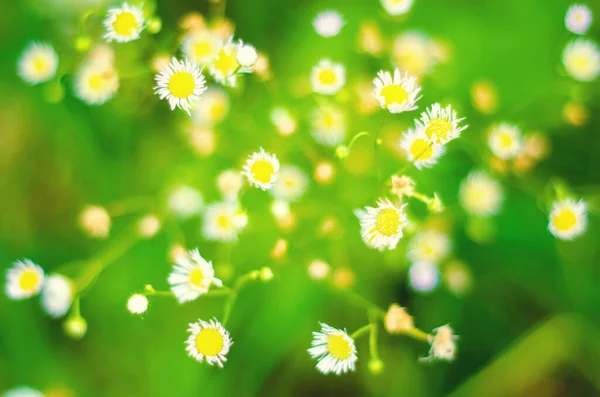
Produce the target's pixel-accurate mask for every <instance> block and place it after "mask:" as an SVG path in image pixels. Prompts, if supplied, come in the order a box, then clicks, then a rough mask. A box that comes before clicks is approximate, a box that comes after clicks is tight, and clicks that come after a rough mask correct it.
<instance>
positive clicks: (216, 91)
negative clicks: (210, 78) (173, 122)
mask: <svg viewBox="0 0 600 397" xmlns="http://www.w3.org/2000/svg"><path fill="white" fill-rule="evenodd" d="M228 112H229V97H228V96H227V93H226V92H225V90H223V89H222V88H219V87H217V86H211V87H209V88H208V89H207V90H206V92H205V93H204V95H202V100H201V101H198V103H197V104H196V106H195V107H194V110H192V116H193V119H194V122H195V123H197V124H199V125H203V126H208V127H210V126H214V125H216V124H219V123H220V122H221V121H223V119H225V116H227V113H228Z"/></svg>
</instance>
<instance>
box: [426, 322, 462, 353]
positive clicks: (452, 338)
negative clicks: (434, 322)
mask: <svg viewBox="0 0 600 397" xmlns="http://www.w3.org/2000/svg"><path fill="white" fill-rule="evenodd" d="M429 339H430V340H429V343H430V344H431V348H430V349H429V356H428V357H425V358H424V360H426V361H432V360H445V361H452V360H454V358H455V357H456V340H457V339H458V336H456V335H454V331H453V330H452V328H450V326H449V325H443V326H441V327H438V328H436V329H434V330H433V336H431V337H430V338H429Z"/></svg>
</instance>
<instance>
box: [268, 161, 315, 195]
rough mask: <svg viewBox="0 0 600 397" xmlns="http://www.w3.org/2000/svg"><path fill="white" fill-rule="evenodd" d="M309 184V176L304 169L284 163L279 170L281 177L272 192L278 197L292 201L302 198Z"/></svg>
mask: <svg viewBox="0 0 600 397" xmlns="http://www.w3.org/2000/svg"><path fill="white" fill-rule="evenodd" d="M307 186H308V176H306V173H305V172H304V171H302V170H301V169H300V168H298V167H296V166H293V165H284V166H282V167H281V170H280V171H279V178H277V182H275V186H273V189H271V193H272V194H273V197H275V198H277V199H280V200H286V201H288V202H291V201H296V200H298V199H300V197H302V195H303V194H304V192H305V191H306V188H307Z"/></svg>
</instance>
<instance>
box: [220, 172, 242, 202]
mask: <svg viewBox="0 0 600 397" xmlns="http://www.w3.org/2000/svg"><path fill="white" fill-rule="evenodd" d="M243 186H244V178H243V177H242V175H241V174H240V173H239V171H235V170H226V171H223V172H221V173H220V174H219V176H218V177H217V188H218V189H219V192H220V193H221V195H222V196H223V198H224V199H225V200H230V201H234V200H235V199H236V198H237V196H238V194H239V192H240V190H242V187H243Z"/></svg>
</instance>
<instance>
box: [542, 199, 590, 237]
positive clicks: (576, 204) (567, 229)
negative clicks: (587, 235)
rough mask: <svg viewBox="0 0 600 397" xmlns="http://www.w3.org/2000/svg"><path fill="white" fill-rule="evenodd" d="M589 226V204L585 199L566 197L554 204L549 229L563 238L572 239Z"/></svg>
mask: <svg viewBox="0 0 600 397" xmlns="http://www.w3.org/2000/svg"><path fill="white" fill-rule="evenodd" d="M586 228H587V204H586V203H585V201H583V200H579V201H575V200H573V199H565V200H559V201H555V202H554V203H553V204H552V210H551V211H550V217H549V222H548V230H550V232H551V233H552V234H553V235H554V236H555V237H558V238H559V239H561V240H572V239H574V238H575V237H577V236H580V235H582V234H583V233H584V232H585V229H586Z"/></svg>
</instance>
